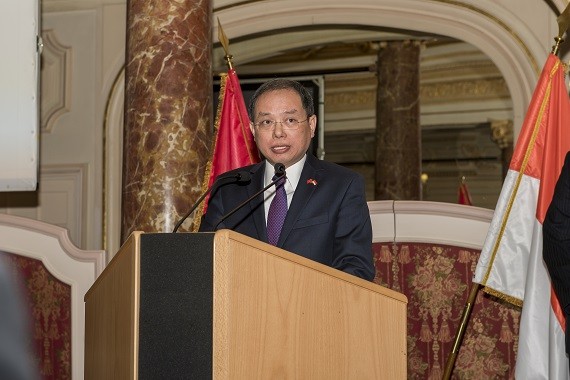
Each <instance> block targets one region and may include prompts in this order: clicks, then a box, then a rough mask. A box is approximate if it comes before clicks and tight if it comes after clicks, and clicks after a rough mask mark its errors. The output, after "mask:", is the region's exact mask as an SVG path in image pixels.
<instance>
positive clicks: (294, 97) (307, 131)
mask: <svg viewBox="0 0 570 380" xmlns="http://www.w3.org/2000/svg"><path fill="white" fill-rule="evenodd" d="M253 117H254V119H253V120H252V125H251V126H250V127H251V131H252V133H253V136H254V137H255V142H256V144H257V147H258V148H259V151H260V152H261V154H263V156H264V157H265V158H266V159H267V160H268V161H269V163H271V164H272V165H274V164H276V163H277V162H280V163H282V164H283V165H285V167H287V168H288V167H289V166H291V165H293V164H295V163H296V162H297V161H299V160H300V159H301V158H302V157H303V155H304V154H305V152H306V151H307V149H308V148H309V144H310V143H311V138H312V137H313V136H314V135H315V127H316V125H317V117H316V116H315V115H313V116H311V117H307V114H306V112H305V110H304V109H303V105H302V104H301V97H300V96H299V95H298V94H297V93H296V92H295V91H293V90H275V91H269V92H266V93H264V94H263V95H261V96H260V97H259V98H258V99H257V104H256V105H255V109H254V115H253ZM294 120H297V121H298V122H299V123H298V125H297V126H296V129H291V128H287V126H286V122H287V121H289V125H291V123H290V121H294ZM272 121H273V122H275V121H276V122H284V123H275V124H274V125H273V126H270V127H267V125H271V124H272V123H271V122H272ZM264 124H265V126H264Z"/></svg>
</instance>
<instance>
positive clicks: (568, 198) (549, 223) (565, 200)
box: [542, 153, 570, 352]
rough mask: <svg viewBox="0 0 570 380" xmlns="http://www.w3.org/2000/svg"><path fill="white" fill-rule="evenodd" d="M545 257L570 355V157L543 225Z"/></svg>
mask: <svg viewBox="0 0 570 380" xmlns="http://www.w3.org/2000/svg"><path fill="white" fill-rule="evenodd" d="M542 236H543V245H542V256H543V258H544V262H545V263H546V267H547V268H548V272H549V273H550V278H551V280H552V286H553V287H554V292H555V293H556V296H557V297H558V300H559V301H560V306H561V307H562V309H563V310H564V314H565V315H566V327H567V328H566V352H570V334H569V331H568V320H569V319H568V318H569V316H570V153H568V154H566V159H565V160H564V167H563V168H562V172H561V173H560V177H559V178H558V182H557V183H556V188H555V190H554V196H553V197H552V202H551V203H550V206H549V207H548V211H547V212H546V217H545V219H544V223H543V225H542Z"/></svg>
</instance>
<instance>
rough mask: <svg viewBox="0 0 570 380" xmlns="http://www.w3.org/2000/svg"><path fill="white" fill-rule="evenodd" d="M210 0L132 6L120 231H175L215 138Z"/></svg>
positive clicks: (134, 0)
mask: <svg viewBox="0 0 570 380" xmlns="http://www.w3.org/2000/svg"><path fill="white" fill-rule="evenodd" d="M211 4H212V2H211V1H210V0H195V1H178V2H175V1H170V0H154V1H148V0H130V1H128V2H127V47H126V71H125V133H124V143H123V144H124V145H123V157H124V158H123V198H122V223H121V227H122V231H121V237H122V241H124V240H125V239H126V238H127V237H128V236H129V235H130V233H131V232H132V231H145V232H171V231H172V229H173V228H174V225H175V224H176V221H177V220H178V219H179V217H181V216H182V215H184V214H185V213H186V212H187V210H188V209H189V207H190V206H191V205H192V203H193V202H194V201H195V200H196V199H197V198H198V197H199V194H200V193H201V187H202V177H203V174H204V169H205V166H206V162H207V159H208V157H209V150H210V145H211V140H212V117H213V115H212V70H211V66H212V37H211V35H212V33H211V30H212V8H211V7H212V5H211Z"/></svg>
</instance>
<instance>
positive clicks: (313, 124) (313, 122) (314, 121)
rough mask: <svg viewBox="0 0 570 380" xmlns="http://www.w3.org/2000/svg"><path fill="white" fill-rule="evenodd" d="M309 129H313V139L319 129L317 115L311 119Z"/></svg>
mask: <svg viewBox="0 0 570 380" xmlns="http://www.w3.org/2000/svg"><path fill="white" fill-rule="evenodd" d="M309 128H311V137H315V130H316V129H317V115H313V116H311V117H310V118H309Z"/></svg>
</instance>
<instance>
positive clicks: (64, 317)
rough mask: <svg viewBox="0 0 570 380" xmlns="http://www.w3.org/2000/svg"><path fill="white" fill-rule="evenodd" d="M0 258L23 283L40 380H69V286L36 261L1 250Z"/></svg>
mask: <svg viewBox="0 0 570 380" xmlns="http://www.w3.org/2000/svg"><path fill="white" fill-rule="evenodd" d="M0 256H1V257H2V258H4V259H6V260H5V261H7V262H8V263H11V264H12V268H13V272H14V275H15V276H16V277H18V279H19V281H20V282H21V283H22V282H23V287H24V291H23V293H24V295H25V296H26V297H27V300H26V301H27V304H28V305H29V310H30V319H31V323H32V327H31V331H32V335H33V340H34V342H33V346H34V347H35V349H36V353H37V361H38V362H37V367H38V368H39V372H40V374H41V376H42V378H43V379H54V380H56V379H57V380H66V379H71V286H69V285H67V284H65V283H63V282H61V281H59V280H58V279H57V278H55V277H54V276H53V275H52V274H51V273H49V272H48V271H47V269H46V267H45V266H44V265H43V263H42V262H41V261H40V260H35V259H31V258H28V257H24V256H19V255H15V254H11V253H7V252H2V251H0Z"/></svg>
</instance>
